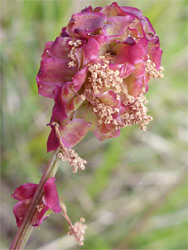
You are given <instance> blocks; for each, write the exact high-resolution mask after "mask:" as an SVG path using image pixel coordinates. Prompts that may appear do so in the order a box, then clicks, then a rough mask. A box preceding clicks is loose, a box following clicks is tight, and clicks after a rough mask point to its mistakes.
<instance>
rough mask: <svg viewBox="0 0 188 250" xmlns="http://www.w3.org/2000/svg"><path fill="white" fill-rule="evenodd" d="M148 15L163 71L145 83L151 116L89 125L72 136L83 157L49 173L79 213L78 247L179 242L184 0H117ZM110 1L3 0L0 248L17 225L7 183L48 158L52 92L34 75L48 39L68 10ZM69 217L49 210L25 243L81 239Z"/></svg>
mask: <svg viewBox="0 0 188 250" xmlns="http://www.w3.org/2000/svg"><path fill="white" fill-rule="evenodd" d="M117 2H118V4H119V5H124V6H125V5H130V6H135V7H137V8H139V9H141V11H142V12H143V13H144V16H147V17H148V18H149V19H150V20H151V22H152V24H153V26H154V28H155V30H156V31H157V34H158V35H159V37H160V41H161V47H162V49H163V51H164V52H163V58H162V65H163V66H164V67H165V72H164V73H165V78H164V79H157V80H152V81H151V82H150V90H149V92H148V93H147V99H148V100H149V105H148V108H149V113H150V115H152V116H153V118H154V120H153V121H152V122H151V123H150V125H149V126H148V131H147V132H143V131H141V130H140V129H139V128H138V127H137V126H134V127H131V128H129V127H127V128H125V129H123V130H122V133H121V136H120V137H119V138H116V139H110V140H107V141H104V142H99V141H97V140H96V139H95V138H94V137H93V135H92V134H88V136H87V137H86V138H85V139H84V141H82V142H81V143H80V144H79V145H77V146H76V150H77V151H78V152H79V154H80V156H81V157H83V158H84V159H86V160H87V161H88V164H87V169H86V170H85V171H79V172H78V173H77V174H76V175H75V174H73V173H72V172H71V168H70V167H69V166H68V165H65V164H64V165H63V164H62V166H61V167H60V169H59V171H58V174H57V177H56V178H57V185H58V191H59V194H60V196H61V197H63V200H64V203H65V204H66V206H67V209H68V214H69V215H70V217H71V218H72V221H73V222H76V221H78V220H79V218H80V217H85V218H86V223H87V225H88V229H87V231H86V240H85V245H84V246H83V247H82V249H106V250H107V249H145V250H146V249H147V250H153V249H157V250H159V249H160V250H172V249H178V250H180V249H181V250H185V249H187V248H188V243H187V229H188V227H187V221H186V219H187V204H188V193H187V189H186V184H187V180H186V177H187V171H186V167H187V166H186V161H187V154H186V150H187V148H186V147H187V143H186V139H187V130H186V129H187V128H186V127H187V119H186V109H187V87H186V84H187V82H188V79H187V72H186V70H187V66H188V65H187V58H188V54H187V53H188V50H187V47H186V46H187V42H188V36H187V7H188V6H187V1H186V0H185V1H182V0H177V1H168V0H166V1H157V0H156V1H150V0H147V1H146V0H142V1H141V0H139V1H134V0H132V1H117ZM110 3H111V2H110V1H99V0H98V1H80V0H74V1H71V0H64V1H1V7H0V8H1V17H0V18H1V32H0V36H1V48H0V50H1V70H2V77H1V79H2V85H1V94H2V95H1V101H2V109H1V112H2V116H1V117H2V119H1V121H2V123H1V124H2V129H1V138H2V148H1V149H2V150H1V156H2V158H1V163H2V169H1V206H0V207H1V249H7V248H8V247H9V246H10V243H11V241H12V239H13V237H14V235H15V233H16V231H17V228H16V224H15V219H14V216H13V213H12V209H13V206H14V204H15V203H16V201H15V200H14V199H12V198H11V196H10V195H11V193H13V191H14V190H15V188H16V187H17V186H19V185H21V184H23V183H26V182H34V183H38V182H39V180H40V177H41V175H42V172H43V170H44V168H45V166H46V164H47V162H48V160H49V157H50V154H47V153H46V140H47V137H48V134H49V128H48V127H46V124H47V123H48V122H49V119H50V114H51V108H52V106H53V102H52V101H51V100H49V99H48V98H44V97H41V96H38V94H37V85H36V82H35V76H36V74H37V72H38V69H39V65H40V55H41V53H42V52H43V48H44V44H45V42H46V41H50V40H55V38H56V36H58V35H59V33H60V31H61V28H62V27H63V26H65V25H67V23H68V21H69V20H70V16H71V15H72V14H73V13H76V12H79V11H80V10H81V9H83V8H85V7H86V6H88V5H92V6H105V5H108V4H110ZM67 231H68V225H67V223H66V222H65V220H64V218H63V217H62V216H61V215H59V214H58V215H57V214H53V215H51V216H50V217H49V219H47V220H46V221H44V222H43V224H42V225H41V226H40V229H35V231H34V232H33V234H32V236H31V238H30V240H29V243H28V246H27V249H41V250H42V249H43V250H61V249H62V250H63V249H65V250H68V249H80V248H79V247H78V245H77V244H76V243H75V241H74V239H73V238H72V237H70V236H67V235H66V233H67Z"/></svg>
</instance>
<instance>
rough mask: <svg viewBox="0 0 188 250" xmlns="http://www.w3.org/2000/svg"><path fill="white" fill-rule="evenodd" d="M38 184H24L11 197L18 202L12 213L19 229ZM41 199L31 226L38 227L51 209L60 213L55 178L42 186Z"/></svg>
mask: <svg viewBox="0 0 188 250" xmlns="http://www.w3.org/2000/svg"><path fill="white" fill-rule="evenodd" d="M37 186H38V184H34V183H25V184H23V185H21V186H19V187H18V188H16V190H15V192H14V193H13V194H12V195H11V196H12V197H13V198H14V199H16V200H18V202H17V203H16V205H15V206H14V209H13V212H14V215H15V218H16V223H17V226H18V227H20V226H21V224H22V222H23V220H24V217H25V214H26V212H27V209H28V206H29V204H30V201H31V199H32V197H33V195H34V194H35V191H36V189H37ZM43 192H44V195H43V198H42V201H43V203H42V204H39V205H38V207H37V212H36V214H35V217H34V219H33V221H32V226H34V227H37V226H39V225H40V224H41V223H42V221H43V220H44V219H46V218H47V217H48V216H49V215H48V216H45V213H46V212H47V211H48V210H49V209H51V210H53V211H54V212H55V213H60V212H61V207H60V204H59V197H58V193H57V189H56V185H55V177H52V178H50V179H48V180H47V181H46V182H45V184H44V186H43Z"/></svg>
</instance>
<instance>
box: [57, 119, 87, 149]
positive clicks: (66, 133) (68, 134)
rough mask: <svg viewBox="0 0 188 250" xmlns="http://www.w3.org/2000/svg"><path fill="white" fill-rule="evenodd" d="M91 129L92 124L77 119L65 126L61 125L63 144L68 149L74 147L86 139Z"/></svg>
mask: <svg viewBox="0 0 188 250" xmlns="http://www.w3.org/2000/svg"><path fill="white" fill-rule="evenodd" d="M90 127H91V123H88V122H86V121H84V120H82V119H79V118H75V119H73V120H72V121H69V122H67V123H66V124H65V125H61V126H60V132H61V139H62V142H63V143H64V145H65V146H66V147H68V148H71V147H73V146H74V145H76V144H77V143H78V142H80V141H81V140H82V139H83V138H84V136H85V135H86V134H87V132H88V130H89V129H90Z"/></svg>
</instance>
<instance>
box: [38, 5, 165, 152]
mask: <svg viewBox="0 0 188 250" xmlns="http://www.w3.org/2000/svg"><path fill="white" fill-rule="evenodd" d="M161 54H162V50H161V48H160V44H159V38H158V36H157V34H156V32H155V30H154V29H153V27H152V25H151V23H150V21H149V20H148V18H146V17H144V16H143V15H142V13H141V11H140V10H138V9H136V8H133V7H120V6H118V4H117V3H112V4H111V5H110V6H106V7H104V8H101V7H97V8H94V9H93V8H92V7H91V6H89V7H87V8H86V9H84V10H82V11H81V12H80V13H77V14H74V15H73V16H72V18H71V20H70V22H69V24H68V25H67V27H64V28H63V29H62V32H61V35H60V37H57V38H56V40H55V42H48V43H46V46H45V49H44V53H43V54H42V61H41V67H40V70H39V72H38V75H37V78H36V79H37V84H38V89H39V94H40V95H43V96H46V97H49V98H52V99H53V100H54V101H55V105H54V107H53V110H52V116H51V122H50V124H49V125H50V126H51V133H50V135H49V138H48V143H47V148H48V151H52V150H54V149H56V148H58V146H59V140H58V138H57V136H56V133H55V129H54V127H53V126H52V122H54V121H55V122H58V123H59V130H60V133H61V141H62V143H64V145H65V146H66V147H67V148H71V147H72V146H74V145H75V144H77V143H78V142H79V141H80V140H81V139H82V138H83V137H84V136H85V135H86V133H87V132H88V131H89V130H90V131H93V132H94V134H95V136H96V137H97V138H98V139H99V140H104V139H107V138H110V137H116V136H119V134H120V129H121V128H123V127H126V126H131V125H134V124H139V126H140V127H141V129H143V130H146V125H147V124H148V123H149V121H151V120H152V118H151V116H149V115H147V108H146V106H145V105H146V103H147V100H146V98H145V96H144V94H145V93H146V92H147V90H148V82H149V80H150V79H151V78H159V77H163V74H162V71H163V68H162V67H161Z"/></svg>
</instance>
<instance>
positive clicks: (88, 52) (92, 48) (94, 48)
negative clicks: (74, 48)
mask: <svg viewBox="0 0 188 250" xmlns="http://www.w3.org/2000/svg"><path fill="white" fill-rule="evenodd" d="M99 49H100V48H99V44H98V42H97V41H96V40H95V39H94V38H89V40H88V42H87V44H86V46H85V47H84V50H83V54H84V59H83V65H86V64H87V63H89V62H90V61H91V60H94V59H96V58H97V57H98V54H99Z"/></svg>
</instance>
